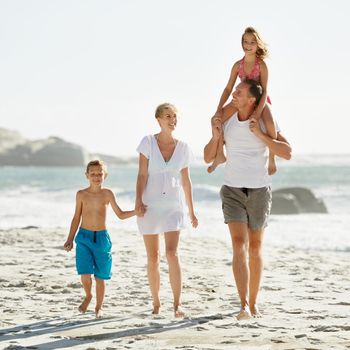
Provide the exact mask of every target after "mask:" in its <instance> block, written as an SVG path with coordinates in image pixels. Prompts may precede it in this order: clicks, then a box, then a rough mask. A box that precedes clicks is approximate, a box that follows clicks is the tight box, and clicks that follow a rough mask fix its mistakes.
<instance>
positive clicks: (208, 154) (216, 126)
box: [204, 118, 222, 163]
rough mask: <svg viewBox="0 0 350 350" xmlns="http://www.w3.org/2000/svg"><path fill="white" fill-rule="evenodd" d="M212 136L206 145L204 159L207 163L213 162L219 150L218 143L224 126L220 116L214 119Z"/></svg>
mask: <svg viewBox="0 0 350 350" xmlns="http://www.w3.org/2000/svg"><path fill="white" fill-rule="evenodd" d="M211 131H212V137H211V139H210V141H209V142H208V143H207V145H206V146H205V147H204V161H205V162H206V163H211V162H213V161H214V159H215V157H216V153H217V151H218V145H219V140H220V136H221V134H222V126H221V120H220V118H215V119H213V120H212V124H211Z"/></svg>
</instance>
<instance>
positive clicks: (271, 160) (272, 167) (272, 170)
mask: <svg viewBox="0 0 350 350" xmlns="http://www.w3.org/2000/svg"><path fill="white" fill-rule="evenodd" d="M276 171H277V165H276V160H275V156H274V155H273V154H270V155H269V166H268V174H269V175H273V174H274V173H275V172H276Z"/></svg>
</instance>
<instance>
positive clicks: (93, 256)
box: [75, 228, 112, 280]
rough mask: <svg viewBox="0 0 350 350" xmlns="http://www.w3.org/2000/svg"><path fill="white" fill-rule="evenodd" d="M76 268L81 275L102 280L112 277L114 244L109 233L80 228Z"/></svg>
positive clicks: (76, 240) (77, 239) (77, 241)
mask: <svg viewBox="0 0 350 350" xmlns="http://www.w3.org/2000/svg"><path fill="white" fill-rule="evenodd" d="M75 243H76V254H75V260H76V267H77V272H78V274H79V275H85V274H86V275H94V276H95V277H97V278H99V279H102V280H109V279H110V278H111V277H112V252H111V248H112V242H111V239H110V237H109V234H108V231H107V230H103V231H90V230H86V229H84V228H80V229H79V231H78V234H77V236H76V237H75Z"/></svg>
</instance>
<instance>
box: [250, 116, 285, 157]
mask: <svg viewBox="0 0 350 350" xmlns="http://www.w3.org/2000/svg"><path fill="white" fill-rule="evenodd" d="M249 128H250V130H251V131H252V132H253V133H254V135H255V136H256V137H258V138H259V139H260V140H261V141H262V142H264V143H265V145H266V146H267V147H268V148H269V150H270V151H271V152H272V153H274V154H275V155H276V156H278V157H281V158H284V159H286V160H290V159H291V158H292V147H291V146H290V144H289V142H288V141H287V140H286V139H285V138H284V136H282V135H281V133H279V132H278V133H277V140H274V139H272V138H271V137H270V136H269V135H267V134H265V133H263V132H262V131H261V129H260V125H259V122H258V121H257V120H256V119H255V118H252V119H251V121H250V124H249Z"/></svg>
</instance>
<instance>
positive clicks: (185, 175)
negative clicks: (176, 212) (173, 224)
mask: <svg viewBox="0 0 350 350" xmlns="http://www.w3.org/2000/svg"><path fill="white" fill-rule="evenodd" d="M181 180H182V187H183V189H184V192H185V198H186V203H187V207H188V211H189V215H190V219H191V224H192V226H193V227H194V228H196V227H197V226H198V220H197V218H196V215H195V214H194V209H193V196H192V182H191V179H190V170H189V168H188V167H187V168H183V169H182V170H181Z"/></svg>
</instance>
